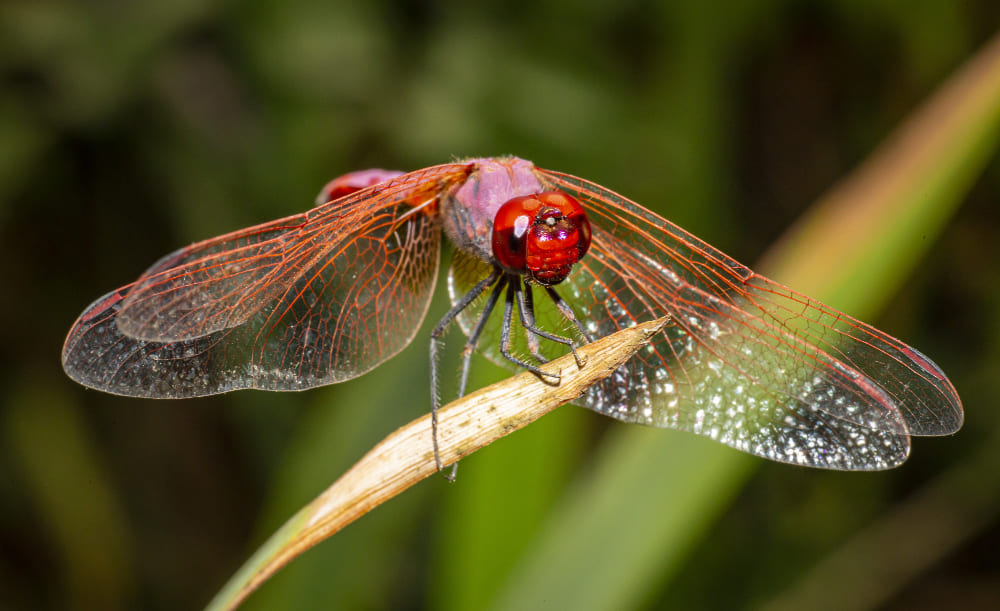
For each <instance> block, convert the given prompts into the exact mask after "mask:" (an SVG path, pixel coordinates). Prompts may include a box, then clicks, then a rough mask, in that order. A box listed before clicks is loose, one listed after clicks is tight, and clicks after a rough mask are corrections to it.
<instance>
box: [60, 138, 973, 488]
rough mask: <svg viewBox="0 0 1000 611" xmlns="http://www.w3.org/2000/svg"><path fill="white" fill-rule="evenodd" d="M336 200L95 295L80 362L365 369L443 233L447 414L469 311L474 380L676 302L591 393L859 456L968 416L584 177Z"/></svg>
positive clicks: (74, 371)
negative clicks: (457, 341)
mask: <svg viewBox="0 0 1000 611" xmlns="http://www.w3.org/2000/svg"><path fill="white" fill-rule="evenodd" d="M317 204H318V205H317V206H316V207H314V208H311V209H309V210H307V211H306V212H303V213H301V214H297V215H294V216H289V217H286V218H282V219H278V220H275V221H271V222H269V223H264V224H262V225H257V226H255V227H250V228H247V229H241V230H239V231H235V232H233V233H229V234H226V235H223V236H219V237H216V238H211V239H208V240H205V241H202V242H198V243H195V244H193V245H191V246H187V247H185V248H182V249H180V250H177V251H176V252H174V253H172V254H169V255H167V256H165V257H163V258H162V259H160V260H159V261H158V262H156V263H155V264H154V265H153V266H152V267H150V268H149V269H148V270H147V271H146V272H145V273H143V274H142V275H141V276H140V277H139V279H138V280H136V281H135V282H133V283H131V284H128V285H126V286H124V287H122V288H119V289H117V290H114V291H112V292H110V293H108V294H106V295H104V296H103V297H101V298H99V299H97V300H96V301H95V302H94V303H92V304H91V305H90V306H89V307H88V308H87V309H86V310H85V311H84V312H83V314H82V315H81V316H80V318H79V319H78V320H77V321H76V323H75V324H74V325H73V327H72V329H71V330H70V332H69V334H68V336H67V338H66V342H65V345H64V347H63V353H62V362H63V367H64V369H65V371H66V372H67V374H68V375H69V376H70V377H71V378H73V379H74V380H76V381H77V382H79V383H81V384H83V385H85V386H88V387H91V388H95V389H98V390H102V391H105V392H109V393H114V394H119V395H127V396H133V397H152V398H171V399H178V398H187V397H197V396H203V395H211V394H216V393H223V392H228V391H233V390H238V389H246V388H253V389H261V390H271V391H290V390H304V389H307V388H313V387H316V386H322V385H326V384H333V383H336V382H341V381H344V380H347V379H350V378H354V377H356V376H359V375H361V374H364V373H366V372H368V371H370V370H372V369H374V368H375V367H377V366H378V365H379V364H380V363H382V362H384V361H385V360H387V359H389V358H390V357H392V356H394V355H395V354H397V353H398V352H399V351H400V350H402V349H403V348H404V347H406V346H407V345H408V344H409V343H410V342H411V341H412V340H413V338H414V337H415V336H416V334H417V330H418V328H419V327H420V325H421V323H422V321H423V319H424V317H425V315H426V313H427V310H428V307H429V304H430V300H431V296H432V294H433V291H434V287H435V282H436V279H437V276H438V265H439V260H440V258H441V249H442V236H445V237H447V238H448V240H449V241H450V242H451V243H452V244H453V245H454V250H453V254H452V260H451V265H450V268H449V271H448V276H447V288H448V293H449V297H450V300H451V304H452V307H451V309H450V310H449V311H448V312H447V313H446V314H445V315H444V317H443V318H442V319H441V321H440V322H439V323H438V324H437V325H436V326H435V327H434V329H433V330H432V332H431V341H430V357H431V358H430V363H431V394H432V401H431V405H432V415H434V414H436V409H437V406H438V402H439V401H438V392H437V387H438V382H439V380H438V377H439V376H438V374H437V360H438V353H439V350H440V346H441V344H442V342H443V336H444V333H445V330H446V329H447V328H448V327H449V326H450V325H451V324H452V323H457V325H458V326H459V327H460V328H461V330H462V332H463V333H464V334H465V336H466V338H467V340H466V343H465V345H464V349H463V352H462V372H461V377H460V383H459V389H458V392H459V394H460V395H461V394H464V391H465V386H466V381H467V375H468V371H469V367H470V358H471V354H472V353H473V352H479V353H481V354H482V355H484V356H485V357H486V358H487V359H489V360H491V361H493V362H495V363H497V364H500V365H502V366H506V367H509V368H513V369H517V370H520V369H527V370H530V371H534V372H536V373H538V374H539V375H547V376H548V378H547V379H548V381H550V382H553V383H556V382H558V374H543V373H542V372H541V370H540V369H539V368H538V367H539V364H541V363H544V362H546V361H548V360H550V359H552V358H555V357H556V356H560V355H563V354H566V353H568V352H572V353H573V354H576V347H577V346H579V345H580V344H581V343H583V342H588V341H590V340H592V339H594V338H597V337H603V336H606V335H608V334H610V333H613V332H615V331H618V330H620V329H623V328H626V327H630V326H633V325H635V324H637V323H638V322H642V321H646V320H652V319H657V318H660V317H664V316H667V317H669V322H668V323H667V325H666V326H665V327H664V328H663V330H662V331H661V332H659V333H658V334H657V335H656V336H654V337H653V339H652V341H651V342H650V343H649V344H648V345H647V346H645V347H644V348H643V349H641V350H640V352H639V353H638V354H637V355H636V356H634V357H633V358H632V359H630V360H629V361H628V362H627V363H626V364H625V365H623V366H622V367H620V368H619V369H618V370H616V371H615V372H613V373H612V374H611V375H610V376H609V377H608V378H606V379H604V380H603V381H601V382H599V383H597V384H595V385H594V386H592V387H591V388H590V389H589V390H588V391H587V392H586V393H585V394H584V395H583V396H582V397H580V398H579V399H578V400H577V401H576V402H577V403H578V404H580V405H582V406H584V407H586V408H589V409H591V410H594V411H596V412H599V413H601V414H604V415H607V416H610V417H612V418H615V419H617V420H620V421H624V422H629V423H638V424H643V425H648V426H653V427H661V428H666V429H675V430H679V431H687V432H690V433H694V434H698V435H702V436H705V437H709V438H711V439H713V440H715V441H718V442H721V443H723V444H726V445H728V446H731V447H733V448H736V449H737V450H741V451H743V452H748V453H750V454H753V455H756V456H760V457H763V458H766V459H770V460H774V461H779V462H784V463H792V464H796V465H803V466H809V467H819V468H828V469H839V470H879V469H887V468H891V467H894V466H897V465H899V464H900V463H902V462H903V461H904V460H906V458H907V457H908V455H909V452H910V447H911V437H912V436H937V435H947V434H951V433H954V432H956V431H957V430H958V429H959V428H960V427H961V425H962V421H963V411H962V404H961V400H960V399H959V397H958V394H957V393H956V391H955V389H954V387H953V386H952V384H951V382H950V381H949V380H948V378H947V377H946V376H945V374H944V373H943V372H942V370H941V369H940V368H939V367H938V366H937V365H936V364H934V362H932V361H931V360H930V359H929V358H928V357H926V356H924V355H923V354H921V353H920V352H919V351H917V350H916V349H915V348H912V347H910V346H908V345H906V344H905V343H903V342H901V341H900V340H898V339H895V338H893V337H891V336H889V335H887V334H885V333H883V332H881V331H879V330H877V329H875V328H874V327H872V326H870V325H868V324H866V323H863V322H861V321H859V320H856V319H854V318H852V317H850V316H848V315H847V314H844V313H842V312H838V311H837V310H835V309H833V308H831V307H828V306H826V305H823V304H822V303H820V302H818V301H816V300H813V299H810V298H808V297H806V296H804V295H801V294H799V293H797V292H795V291H793V290H792V289H789V288H786V287H784V286H782V285H781V284H778V283H777V282H774V281H772V280H769V279H768V278H765V277H763V276H761V275H759V274H757V273H755V272H753V271H752V270H751V269H750V268H749V267H747V266H745V265H742V264H740V263H738V262H737V261H735V260H733V259H732V258H730V257H728V256H726V255H725V254H723V253H722V252H720V251H719V250H717V249H715V248H713V247H712V246H710V245H709V244H707V243H706V242H704V241H702V240H700V239H698V238H697V237H695V236H693V235H691V234H690V233H688V232H687V231H685V230H683V229H681V228H680V227H678V226H677V225H675V224H673V223H671V222H670V221H668V220H666V219H663V218H661V217H659V216H657V215H656V214H654V213H652V212H650V211H649V210H646V209H645V208H643V207H641V206H640V205H638V204H636V203H635V202H632V201H630V200H629V199H627V198H625V197H623V196H621V195H618V194H617V193H614V192H613V191H611V190H609V189H606V188H604V187H602V186H599V185H597V184H595V183H593V182H590V181H587V180H585V179H582V178H577V177H575V176H571V175H568V174H563V173H560V172H555V171H550V170H545V169H541V168H538V167H536V166H535V165H534V164H532V163H531V162H529V161H526V160H523V159H520V158H517V157H496V158H476V159H467V160H463V161H458V162H453V163H446V164H443V165H438V166H433V167H429V168H426V169H422V170H417V171H415V172H410V173H405V174H404V173H400V172H393V171H386V170H366V171H361V172H354V173H351V174H347V175H345V176H342V177H340V178H338V179H335V180H334V181H331V182H330V183H329V184H328V185H327V186H326V187H324V189H323V191H322V192H321V193H320V196H319V198H318V199H317ZM536 293H537V295H536ZM501 304H502V305H501ZM497 310H499V312H497ZM495 312H496V313H495ZM581 364H582V365H583V366H585V364H583V363H581ZM435 422H436V421H435ZM439 467H440V463H439Z"/></svg>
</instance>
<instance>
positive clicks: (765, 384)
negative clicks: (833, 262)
mask: <svg viewBox="0 0 1000 611" xmlns="http://www.w3.org/2000/svg"><path fill="white" fill-rule="evenodd" d="M539 173H540V174H541V175H542V176H543V180H544V182H545V183H546V184H547V186H548V187H551V188H558V189H561V190H563V191H566V192H568V193H570V194H571V195H573V196H574V197H577V198H578V199H579V200H580V201H581V202H582V203H583V205H584V207H585V208H586V209H587V212H588V216H589V218H590V221H591V223H592V225H593V226H594V235H593V242H592V246H591V250H590V252H589V253H588V255H587V257H585V258H584V260H583V261H581V263H580V264H579V266H578V269H577V270H576V271H575V272H574V273H573V274H572V275H571V276H570V277H569V278H568V279H567V281H566V282H564V283H563V285H560V287H559V288H560V293H561V294H563V295H564V297H566V298H567V299H568V300H569V301H570V302H571V303H572V304H573V305H574V307H575V308H576V309H577V313H578V315H580V316H581V318H583V319H585V320H587V321H588V323H589V324H590V325H592V328H593V330H594V334H595V335H606V334H608V333H611V332H614V331H616V330H618V329H620V328H622V327H626V326H630V325H632V324H634V323H635V322H638V321H642V320H648V319H652V318H655V317H659V316H663V315H670V316H671V317H672V322H671V324H670V325H669V326H668V327H667V328H666V329H665V330H664V331H663V332H662V334H661V335H660V336H658V337H657V339H656V340H655V341H654V342H653V343H652V344H651V345H650V347H649V348H647V349H646V351H645V352H641V353H640V355H639V356H638V357H636V358H634V359H633V361H632V362H630V363H629V364H628V365H627V366H626V367H625V368H624V369H623V370H620V371H619V372H617V373H616V374H615V375H614V376H612V379H611V380H610V381H608V382H605V383H604V384H603V385H602V386H601V387H595V388H594V389H592V391H591V392H590V393H589V394H588V395H587V396H586V398H585V399H584V402H585V404H586V405H587V407H590V408H591V409H595V410H597V411H600V412H602V413H605V414H608V415H610V416H613V417H616V418H619V419H621V420H626V421H629V422H640V423H645V424H651V425H654V426H663V427H668V428H677V429H682V430H688V431H692V432H695V433H700V434H703V435H707V436H709V437H712V438H715V439H717V440H719V441H723V442H725V443H727V444H729V445H732V446H734V447H737V448H739V449H742V450H745V451H748V452H751V453H754V454H758V455H762V456H766V457H768V458H772V459H775V460H781V461H786V462H793V463H798V464H807V465H812V466H823V467H832V468H842V469H878V468H886V467H890V466H893V465H895V464H898V463H899V462H901V461H902V460H904V459H905V457H906V454H907V451H908V448H909V440H908V435H910V434H917V435H937V434H947V433H951V432H954V431H955V430H957V429H958V427H959V426H961V421H962V411H961V403H960V401H959V399H958V396H957V394H956V393H955V391H954V388H953V387H952V386H951V384H950V382H948V380H947V378H945V377H944V375H943V374H942V373H941V371H940V369H938V368H937V366H936V365H934V364H933V363H932V362H931V361H930V360H929V359H927V358H926V357H924V356H923V355H921V354H920V353H919V352H917V351H916V350H914V349H913V348H910V347H909V346H906V345H905V344H903V343H902V342H899V341H898V340H896V339H894V338H892V337H890V336H888V335H885V334H884V333H881V332H880V331H878V330H876V329H874V328H872V327H870V326H868V325H866V324H864V323H861V322H859V321H857V320H854V319H852V318H850V317H849V316H847V315H845V314H842V313H840V312H837V311H835V310H833V309H831V308H828V307H826V306H823V305H822V304H820V303H818V302H816V301H813V300H810V299H808V298H806V297H803V296H801V295H799V294H797V293H795V292H793V291H791V290H790V289H787V288H785V287H783V286H781V285H778V284H777V283H774V282H772V281H770V280H767V279H766V278H763V277H761V276H758V275H757V274H755V273H754V272H753V271H751V270H750V269H749V268H747V267H745V266H743V265H740V264H739V263H737V262H736V261H734V260H732V259H730V258H729V257H727V256H725V255H723V254H722V253H720V252H719V251H717V250H715V249H714V248H712V247H711V246H709V245H708V244H705V243H704V242H702V241H701V240H699V239H698V238H696V237H694V236H692V235H690V234H688V233H687V232H685V231H684V230H682V229H680V228H679V227H677V226H675V225H673V224H671V223H669V222H668V221H666V220H664V219H662V218H660V217H658V216H656V215H654V214H653V213H651V212H649V211H647V210H645V209H643V208H641V207H639V206H638V205H636V204H634V203H633V202H631V201H629V200H627V199H625V198H623V197H621V196H620V195H617V194H615V193H613V192H611V191H608V190H607V189H604V188H603V187H600V186H598V185H595V184H593V183H590V182H588V181H585V180H582V179H579V178H575V177H572V176H567V175H563V174H558V173H553V172H548V171H539Z"/></svg>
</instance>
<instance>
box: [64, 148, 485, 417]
mask: <svg viewBox="0 0 1000 611" xmlns="http://www.w3.org/2000/svg"><path fill="white" fill-rule="evenodd" d="M466 174H467V170H466V166H463V165H457V164H452V165H447V166H437V167H435V168H430V169H427V170H422V171H420V172H414V173H411V174H407V175H404V176H401V177H399V178H398V179H395V180H392V181H388V182H386V183H381V184H379V185H376V186H374V187H371V188H368V189H364V190H362V191H359V192H357V193H355V194H354V195H351V196H349V197H345V198H342V199H339V200H337V201H335V202H332V203H330V204H327V205H324V206H321V207H318V208H314V209H312V210H310V211H308V212H306V213H304V214H301V215H297V216H294V217H289V218H287V219H282V220H280V221H275V222H272V223H267V224H265V225H261V226H259V227H256V228H251V229H247V230H243V231H239V232H236V233H233V234H229V235H226V236H222V237H220V238H215V239H213V240H208V241H206V242H201V243H199V244H195V245H193V246H191V247H188V248H186V249H183V250H181V251H178V252H177V253H175V254H173V255H169V256H167V257H165V258H164V259H162V260H161V261H160V262H158V263H157V264H156V265H154V266H153V267H152V268H151V269H150V270H149V271H148V272H147V273H146V274H144V275H143V276H142V277H141V278H140V279H139V280H138V281H137V282H135V283H133V284H131V285H128V286H126V287H123V288H121V289H118V290H117V291H114V292H112V293H109V294H108V295H105V296H104V297H102V298H101V299H99V300H97V301H96V302H94V304H92V305H91V306H90V307H89V308H88V309H87V310H86V311H85V312H84V313H83V315H82V316H81V317H80V319H79V320H78V321H77V322H76V324H75V325H74V326H73V328H72V329H71V330H70V333H69V336H68V337H67V339H66V344H65V346H64V348H63V366H64V368H65V369H66V371H67V373H68V374H69V375H70V376H71V377H73V378H74V379H76V380H77V381H79V382H80V383H82V384H85V385H87V386H91V387H94V388H98V389H100V390H104V391H107V392H112V393H116V394H124V395H131V396H145V397H164V398H180V397H192V396H200V395H208V394H215V393H220V392H226V391H230V390H236V389H240V388H259V389H266V390H300V389H305V388H311V387H314V386H319V385H323V384H330V383H333V382H338V381H342V380H345V379H348V378H351V377H355V376H358V375H360V374H362V373H365V372H366V371H369V370H370V369H372V368H373V367H375V366H376V365H378V364H379V363H381V362H383V361H384V360H386V359H387V358H389V357H391V356H393V355H394V354H396V353H397V352H399V350H401V349H402V348H403V347H405V346H406V345H407V344H408V343H409V342H410V341H411V340H412V338H413V336H414V335H415V333H416V331H417V328H418V327H419V325H420V322H421V321H422V320H423V317H424V314H425V313H426V311H427V307H428V305H429V303H430V297H431V294H432V292H433V287H434V282H435V279H436V274H437V265H438V258H439V251H440V227H439V219H438V216H437V207H436V197H437V194H438V193H439V191H440V190H441V189H443V188H445V187H446V186H448V185H450V184H453V183H454V182H455V181H458V180H461V179H463V178H464V177H465V175H466Z"/></svg>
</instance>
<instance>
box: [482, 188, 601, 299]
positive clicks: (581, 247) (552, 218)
mask: <svg viewBox="0 0 1000 611" xmlns="http://www.w3.org/2000/svg"><path fill="white" fill-rule="evenodd" d="M492 244H493V256H494V257H495V258H496V260H497V262H499V263H500V265H501V266H502V267H503V268H504V269H505V270H507V271H510V272H514V273H518V274H527V275H528V276H529V277H530V278H531V279H532V280H534V281H535V282H538V283H539V284H542V285H545V286H552V285H556V284H559V283H560V282H562V281H563V280H565V279H566V276H568V275H569V273H570V271H571V270H572V268H573V264H575V263H576V262H577V261H579V260H580V259H581V258H582V257H583V255H585V254H586V253H587V249H589V248H590V221H588V220H587V214H586V213H585V212H584V210H583V206H581V205H580V202H578V201H576V200H575V199H574V198H572V197H570V196H569V195H567V194H566V193H563V192H562V191H545V192H543V193H536V194H534V195H524V196H521V197H515V198H513V199H510V200H508V201H507V202H506V203H504V204H503V205H502V206H501V207H500V209H499V210H497V214H496V217H495V218H494V219H493V240H492Z"/></svg>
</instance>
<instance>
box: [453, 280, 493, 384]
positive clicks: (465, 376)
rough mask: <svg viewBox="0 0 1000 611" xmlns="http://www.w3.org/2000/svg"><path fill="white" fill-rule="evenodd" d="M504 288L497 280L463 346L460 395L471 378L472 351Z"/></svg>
mask: <svg viewBox="0 0 1000 611" xmlns="http://www.w3.org/2000/svg"><path fill="white" fill-rule="evenodd" d="M503 289H504V283H503V282H497V284H496V286H494V287H493V291H492V292H491V293H490V296H489V299H488V300H487V301H486V305H485V306H484V307H483V311H482V312H481V313H480V314H479V320H477V321H476V326H475V327H474V328H473V329H472V332H471V333H469V339H468V340H467V341H466V342H465V347H464V348H462V376H461V379H460V380H459V382H458V396H459V397H464V396H465V385H466V382H468V380H469V366H470V364H471V362H472V352H473V351H474V350H475V349H476V344H477V343H479V336H480V335H482V333H483V329H484V328H485V327H486V322H487V320H488V319H489V317H490V314H492V313H493V308H494V307H496V305H497V301H499V300H500V293H501V292H503Z"/></svg>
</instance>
